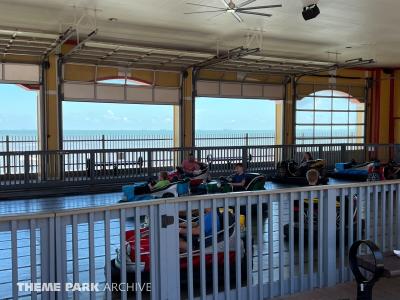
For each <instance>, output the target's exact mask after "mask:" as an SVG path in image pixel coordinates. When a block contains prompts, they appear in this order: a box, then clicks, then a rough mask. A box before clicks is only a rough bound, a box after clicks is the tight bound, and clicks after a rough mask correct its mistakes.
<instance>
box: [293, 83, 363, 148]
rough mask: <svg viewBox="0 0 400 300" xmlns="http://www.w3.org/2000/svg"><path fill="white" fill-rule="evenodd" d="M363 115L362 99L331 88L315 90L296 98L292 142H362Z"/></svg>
mask: <svg viewBox="0 0 400 300" xmlns="http://www.w3.org/2000/svg"><path fill="white" fill-rule="evenodd" d="M325 101H326V102H325ZM327 101H329V102H327ZM346 101H347V108H346V107H345V105H344V103H345V102H346ZM324 102H325V103H324ZM327 103H328V104H327ZM324 105H325V106H324ZM365 116H366V107H365V99H362V100H359V99H357V98H355V97H353V96H352V95H350V94H349V93H346V92H343V91H340V90H334V89H329V90H328V89H321V90H318V91H315V92H313V93H311V94H309V95H308V96H305V97H302V98H301V99H298V100H297V101H296V118H295V120H296V122H295V136H296V139H295V141H296V144H350V143H351V144H354V143H357V144H358V143H364V142H365V130H366V127H365ZM346 131H347V133H346Z"/></svg>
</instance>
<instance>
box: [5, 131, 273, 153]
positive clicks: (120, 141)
mask: <svg viewBox="0 0 400 300" xmlns="http://www.w3.org/2000/svg"><path fill="white" fill-rule="evenodd" d="M195 145H196V146H197V147H222V146H257V145H258V146H259V145H261V146H263V145H275V135H274V134H273V133H269V132H266V133H258V132H255V133H229V132H227V133H224V132H214V133H213V132H210V133H207V132H197V133H196V137H195ZM173 146H174V134H173V132H160V133H152V134H150V133H142V134H100V135H79V134H77V135H68V134H67V135H65V136H64V139H63V149H64V150H94V149H101V150H107V149H140V148H171V147H173ZM37 150H39V141H38V137H37V136H35V135H29V136H22V135H0V152H14V151H17V152H21V151H37Z"/></svg>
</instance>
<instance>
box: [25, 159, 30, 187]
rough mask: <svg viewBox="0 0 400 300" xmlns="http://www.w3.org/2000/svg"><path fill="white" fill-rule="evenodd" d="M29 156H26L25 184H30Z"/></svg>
mask: <svg viewBox="0 0 400 300" xmlns="http://www.w3.org/2000/svg"><path fill="white" fill-rule="evenodd" d="M29 169H30V167H29V154H24V182H25V184H27V183H29Z"/></svg>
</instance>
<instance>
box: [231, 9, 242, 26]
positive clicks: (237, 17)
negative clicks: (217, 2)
mask: <svg viewBox="0 0 400 300" xmlns="http://www.w3.org/2000/svg"><path fill="white" fill-rule="evenodd" d="M231 14H232V15H233V16H234V17H235V18H236V20H238V22H239V23H242V22H243V19H242V18H241V17H240V16H239V15H238V14H237V13H236V12H235V11H234V12H231Z"/></svg>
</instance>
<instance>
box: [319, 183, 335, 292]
mask: <svg viewBox="0 0 400 300" xmlns="http://www.w3.org/2000/svg"><path fill="white" fill-rule="evenodd" d="M321 200H323V202H324V203H323V213H324V217H323V218H324V225H323V226H324V227H323V231H324V258H325V259H324V274H325V286H334V285H336V190H334V189H329V190H327V191H325V192H324V199H321Z"/></svg>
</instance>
